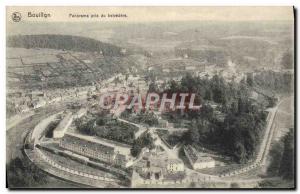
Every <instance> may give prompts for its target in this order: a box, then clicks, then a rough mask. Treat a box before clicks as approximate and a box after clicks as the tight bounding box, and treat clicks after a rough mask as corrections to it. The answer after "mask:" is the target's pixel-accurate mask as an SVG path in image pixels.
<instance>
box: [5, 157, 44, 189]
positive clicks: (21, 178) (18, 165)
mask: <svg viewBox="0 0 300 194" xmlns="http://www.w3.org/2000/svg"><path fill="white" fill-rule="evenodd" d="M6 169H7V183H8V187H9V188H18V187H19V188H20V187H22V188H24V187H38V186H39V187H40V186H42V185H43V184H46V183H47V176H46V174H45V173H43V172H42V171H41V170H40V169H39V168H37V167H36V166H35V164H33V163H31V162H29V161H28V160H27V159H21V158H19V157H17V158H14V159H12V160H11V161H10V162H9V163H8V164H7V167H6Z"/></svg>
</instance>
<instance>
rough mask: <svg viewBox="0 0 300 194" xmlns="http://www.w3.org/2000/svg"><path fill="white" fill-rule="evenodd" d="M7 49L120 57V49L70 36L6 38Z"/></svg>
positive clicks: (52, 35) (50, 35)
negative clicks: (53, 50)
mask: <svg viewBox="0 0 300 194" xmlns="http://www.w3.org/2000/svg"><path fill="white" fill-rule="evenodd" d="M7 46H8V47H20V48H50V49H61V50H71V51H80V52H100V51H101V52H102V54H103V55H106V56H121V55H123V54H122V53H121V48H120V47H117V46H114V45H112V44H108V43H103V42H100V41H98V40H94V39H91V38H85V37H80V36H71V35H54V34H41V35H16V36H9V37H7Z"/></svg>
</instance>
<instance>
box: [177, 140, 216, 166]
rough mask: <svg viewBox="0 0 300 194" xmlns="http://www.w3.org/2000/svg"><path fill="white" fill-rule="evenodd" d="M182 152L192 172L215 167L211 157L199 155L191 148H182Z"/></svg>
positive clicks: (188, 146)
mask: <svg viewBox="0 0 300 194" xmlns="http://www.w3.org/2000/svg"><path fill="white" fill-rule="evenodd" d="M183 150H184V153H185V155H186V157H187V158H188V161H189V162H190V164H191V166H192V167H193V169H194V170H197V169H203V168H213V167H215V160H214V159H213V158H212V157H210V156H206V155H205V154H201V153H199V152H198V151H197V150H196V149H195V148H194V147H193V146H190V145H187V146H184V148H183Z"/></svg>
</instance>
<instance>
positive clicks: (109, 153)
mask: <svg viewBox="0 0 300 194" xmlns="http://www.w3.org/2000/svg"><path fill="white" fill-rule="evenodd" d="M59 145H60V147H62V148H64V149H67V150H70V151H72V152H75V153H78V154H80V155H83V156H87V157H89V158H93V159H97V160H100V161H103V162H106V163H109V164H115V165H119V166H122V167H128V166H131V165H132V160H131V157H130V148H131V147H130V146H128V145H126V146H125V145H123V146H122V145H120V144H114V143H112V142H110V141H107V140H104V139H102V138H98V137H94V136H87V135H81V134H76V133H70V132H67V133H65V135H64V137H63V138H62V139H61V141H60V144H59Z"/></svg>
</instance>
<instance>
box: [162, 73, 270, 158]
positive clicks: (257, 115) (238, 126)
mask: <svg viewBox="0 0 300 194" xmlns="http://www.w3.org/2000/svg"><path fill="white" fill-rule="evenodd" d="M249 90H250V89H249V87H247V86H245V84H237V83H227V82H225V81H224V79H223V78H221V77H219V76H217V75H216V76H214V77H213V78H212V79H201V78H199V77H192V76H191V75H186V76H185V77H183V78H182V80H181V82H180V83H177V82H174V81H171V82H170V83H169V88H168V91H177V92H178V91H179V92H193V93H196V94H198V96H199V100H200V101H201V104H202V108H201V109H200V111H193V110H188V111H187V112H186V113H185V114H184V115H181V114H179V113H178V115H176V116H177V118H179V119H182V118H184V119H188V120H191V125H190V127H189V128H190V129H189V131H188V132H187V133H186V134H185V135H183V136H182V140H183V141H185V142H186V143H188V144H197V145H199V146H204V147H207V148H210V149H214V150H216V151H219V152H221V153H222V154H225V155H228V156H231V157H232V158H233V159H234V160H235V161H236V162H239V163H244V162H246V161H247V160H249V159H251V157H253V156H254V154H255V153H256V149H257V146H258V145H259V142H260V137H261V134H262V132H263V131H264V127H265V123H266V121H265V120H266V117H267V113H266V112H265V111H264V108H263V107H261V106H258V105H257V104H255V103H253V102H252V101H250V100H249V92H250V91H249ZM212 103H215V104H217V105H218V106H217V108H213V107H212V106H211V104H212ZM217 109H218V110H217ZM219 112H221V114H222V115H224V119H219V117H218V115H220V114H217V113H219ZM180 117H181V118H180Z"/></svg>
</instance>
